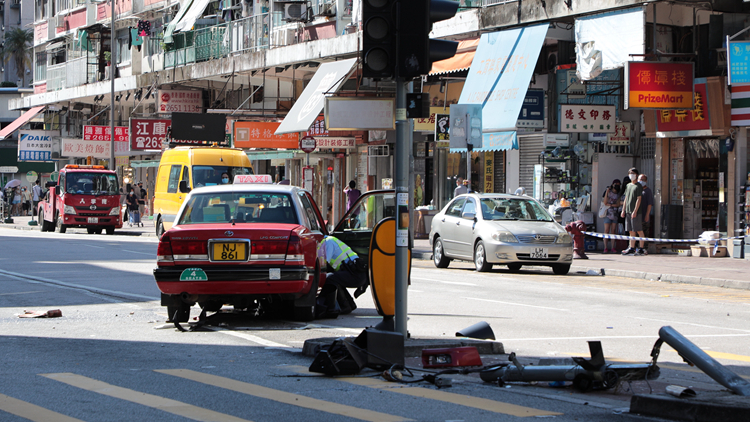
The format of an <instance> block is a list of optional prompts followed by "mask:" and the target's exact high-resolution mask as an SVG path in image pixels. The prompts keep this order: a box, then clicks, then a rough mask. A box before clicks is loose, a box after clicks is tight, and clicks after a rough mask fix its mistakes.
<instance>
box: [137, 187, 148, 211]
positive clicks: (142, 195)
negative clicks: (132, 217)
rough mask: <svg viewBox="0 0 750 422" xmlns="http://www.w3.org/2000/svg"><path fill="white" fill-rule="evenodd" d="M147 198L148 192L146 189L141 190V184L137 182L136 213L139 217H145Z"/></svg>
mask: <svg viewBox="0 0 750 422" xmlns="http://www.w3.org/2000/svg"><path fill="white" fill-rule="evenodd" d="M147 196H148V192H146V189H143V182H138V212H139V213H140V215H141V216H143V215H145V211H146V197H147Z"/></svg>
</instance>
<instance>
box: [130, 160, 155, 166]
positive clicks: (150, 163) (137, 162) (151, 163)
mask: <svg viewBox="0 0 750 422" xmlns="http://www.w3.org/2000/svg"><path fill="white" fill-rule="evenodd" d="M130 167H159V160H130Z"/></svg>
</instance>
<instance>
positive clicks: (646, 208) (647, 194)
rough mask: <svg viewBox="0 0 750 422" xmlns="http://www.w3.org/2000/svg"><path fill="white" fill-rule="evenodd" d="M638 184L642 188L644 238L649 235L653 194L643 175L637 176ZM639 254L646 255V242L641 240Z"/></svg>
mask: <svg viewBox="0 0 750 422" xmlns="http://www.w3.org/2000/svg"><path fill="white" fill-rule="evenodd" d="M638 183H640V184H641V186H643V193H642V194H641V198H642V199H641V207H643V233H645V234H646V236H648V235H649V233H651V209H652V208H653V207H654V193H653V192H651V188H649V187H648V177H647V176H646V175H645V174H641V175H640V176H638ZM640 252H641V253H642V254H643V255H648V252H646V241H645V240H641V247H640Z"/></svg>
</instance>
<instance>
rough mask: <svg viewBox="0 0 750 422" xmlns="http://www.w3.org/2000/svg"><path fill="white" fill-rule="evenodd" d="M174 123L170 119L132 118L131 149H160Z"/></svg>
mask: <svg viewBox="0 0 750 422" xmlns="http://www.w3.org/2000/svg"><path fill="white" fill-rule="evenodd" d="M171 125H172V121H171V120H169V119H158V120H157V119H130V150H131V151H144V150H160V149H162V142H164V140H165V139H166V138H167V131H168V130H169V127H170V126H171Z"/></svg>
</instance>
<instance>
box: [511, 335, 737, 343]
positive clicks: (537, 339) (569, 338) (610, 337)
mask: <svg viewBox="0 0 750 422" xmlns="http://www.w3.org/2000/svg"><path fill="white" fill-rule="evenodd" d="M592 337H596V338H597V339H600V338H602V339H605V338H606V339H639V338H645V339H652V340H653V339H654V338H656V337H657V336H599V335H597V336H588V337H539V338H531V337H529V338H504V339H502V340H503V341H550V340H591V338H592ZM689 337H690V338H693V337H750V334H695V335H692V334H691V335H690V336H689Z"/></svg>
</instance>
